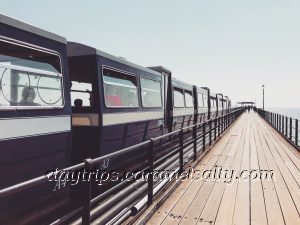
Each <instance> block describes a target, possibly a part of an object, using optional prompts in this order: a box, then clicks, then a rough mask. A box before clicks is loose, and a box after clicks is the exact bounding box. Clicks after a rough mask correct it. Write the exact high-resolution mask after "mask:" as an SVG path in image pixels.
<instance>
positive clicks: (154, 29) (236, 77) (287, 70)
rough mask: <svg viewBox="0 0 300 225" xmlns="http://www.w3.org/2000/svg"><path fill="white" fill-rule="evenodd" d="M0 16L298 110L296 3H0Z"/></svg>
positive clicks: (240, 96) (299, 16)
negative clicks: (264, 92) (263, 93)
mask: <svg viewBox="0 0 300 225" xmlns="http://www.w3.org/2000/svg"><path fill="white" fill-rule="evenodd" d="M0 4H1V9H0V10H1V13H4V14H6V15H8V16H12V17H15V18H17V19H19V20H22V21H25V22H28V23H30V24H32V25H35V26H38V27H40V28H43V29H46V30H48V31H51V32H54V33H57V34H60V35H62V36H65V37H66V38H67V39H68V40H71V41H77V42H82V43H84V44H87V45H91V46H94V47H96V48H98V49H100V50H103V51H106V52H108V53H111V54H113V55H116V56H122V57H124V58H126V59H128V60H130V61H132V62H135V63H137V64H140V65H142V66H153V65H163V66H165V67H167V68H169V69H171V70H172V72H173V75H174V76H175V77H177V78H178V79H181V80H183V81H185V82H189V83H195V84H197V85H199V86H208V87H210V88H211V89H212V90H213V91H215V92H222V93H224V94H225V95H229V96H231V98H232V99H233V100H234V101H238V100H252V101H255V100H256V101H257V104H258V106H261V102H262V101H261V100H262V94H261V85H262V84H265V85H266V100H265V102H266V106H267V107H268V106H269V107H272V106H285V107H300V100H299V99H300V90H299V86H300V25H299V24H300V13H299V12H300V1H299V0H251V1H250V0H248V1H246V0H186V1H183V0H181V1H178V0H164V1H162V0H160V1H159V0H151V1H150V0H148V1H146V0H144V1H141V0H126V1H124V0H123V1H121V0H110V1H101V0H94V1H75V0H73V1H70V0H64V1H58V0H51V1H47V2H46V1H38V0H35V1H34V0H27V1H24V2H23V1H22V4H21V2H20V1H16V0H10V1H3V0H0Z"/></svg>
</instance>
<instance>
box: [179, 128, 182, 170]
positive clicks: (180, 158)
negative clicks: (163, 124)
mask: <svg viewBox="0 0 300 225" xmlns="http://www.w3.org/2000/svg"><path fill="white" fill-rule="evenodd" d="M179 134H180V137H179V140H180V149H179V166H180V168H179V172H180V173H181V172H182V171H183V129H182V128H180V133H179Z"/></svg>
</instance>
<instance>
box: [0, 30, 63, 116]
mask: <svg viewBox="0 0 300 225" xmlns="http://www.w3.org/2000/svg"><path fill="white" fill-rule="evenodd" d="M0 42H5V43H8V44H12V45H16V46H21V47H24V48H28V49H32V50H35V51H40V52H45V53H47V54H52V55H55V56H57V57H58V58H59V63H60V71H61V73H55V72H51V71H46V70H40V69H34V68H30V67H26V66H16V65H6V64H1V62H0V67H3V68H5V69H15V70H19V71H24V72H28V73H30V72H31V73H34V74H41V75H46V76H48V77H49V76H53V77H57V76H58V77H60V79H61V87H62V96H61V99H62V105H57V106H51V105H43V106H22V105H14V106H1V105H0V111H12V110H41V109H63V108H64V107H65V104H66V101H65V85H64V76H63V74H64V70H63V65H62V56H61V54H60V53H59V52H57V51H54V50H51V49H47V48H43V47H40V46H38V45H33V44H30V43H26V42H22V41H18V40H16V39H12V38H7V37H5V36H2V35H0ZM1 82H2V76H1V77H0V84H1ZM37 89H38V87H37ZM0 90H1V92H2V89H1V88H0ZM37 95H39V93H37Z"/></svg>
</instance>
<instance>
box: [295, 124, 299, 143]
mask: <svg viewBox="0 0 300 225" xmlns="http://www.w3.org/2000/svg"><path fill="white" fill-rule="evenodd" d="M295 145H296V146H299V145H298V120H297V119H296V120H295Z"/></svg>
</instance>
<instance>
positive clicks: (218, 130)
mask: <svg viewBox="0 0 300 225" xmlns="http://www.w3.org/2000/svg"><path fill="white" fill-rule="evenodd" d="M218 137H220V117H219V116H218Z"/></svg>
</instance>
